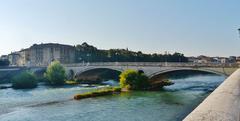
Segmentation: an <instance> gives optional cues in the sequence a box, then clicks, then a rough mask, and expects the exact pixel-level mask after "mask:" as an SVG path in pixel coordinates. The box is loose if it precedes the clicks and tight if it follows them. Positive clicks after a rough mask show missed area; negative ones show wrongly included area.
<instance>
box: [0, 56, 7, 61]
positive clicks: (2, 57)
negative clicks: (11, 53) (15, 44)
mask: <svg viewBox="0 0 240 121" xmlns="http://www.w3.org/2000/svg"><path fill="white" fill-rule="evenodd" d="M0 60H8V55H2V56H1V57H0Z"/></svg>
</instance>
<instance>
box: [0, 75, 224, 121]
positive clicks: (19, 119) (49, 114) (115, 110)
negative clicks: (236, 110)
mask: <svg viewBox="0 0 240 121" xmlns="http://www.w3.org/2000/svg"><path fill="white" fill-rule="evenodd" d="M225 78H226V77H224V76H218V75H193V76H188V77H185V78H179V79H176V78H175V79H172V81H174V82H175V84H174V85H172V86H168V87H165V88H164V90H162V91H150V92H147V91H132V92H128V93H122V94H119V95H114V96H104V97H97V98H89V99H83V100H80V101H76V100H72V98H73V95H74V94H77V93H82V92H86V91H90V90H93V89H96V88H100V87H83V86H65V87H58V88H52V87H48V86H44V85H39V86H38V88H36V89H31V90H13V89H2V90H0V121H178V120H182V119H183V118H184V117H185V116H186V115H187V114H189V113H190V112H191V111H192V110H193V109H194V108H195V107H196V106H197V105H198V104H199V103H200V102H201V101H202V100H204V99H205V98H206V96H208V95H209V94H210V92H211V91H212V90H214V89H215V88H216V87H217V86H218V85H219V84H221V82H222V81H223V80H224V79H225Z"/></svg>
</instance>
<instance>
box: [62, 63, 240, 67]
mask: <svg viewBox="0 0 240 121" xmlns="http://www.w3.org/2000/svg"><path fill="white" fill-rule="evenodd" d="M64 66H68V67H79V66H158V67H238V65H237V64H233V63H227V64H221V63H175V62H95V63H73V64H64Z"/></svg>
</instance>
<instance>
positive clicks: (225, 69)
mask: <svg viewBox="0 0 240 121" xmlns="http://www.w3.org/2000/svg"><path fill="white" fill-rule="evenodd" d="M63 66H64V67H65V69H66V71H67V72H68V73H69V72H70V71H72V72H73V73H74V74H75V75H77V74H81V73H84V72H86V71H90V70H94V69H110V70H115V71H118V72H122V71H124V70H127V69H134V70H143V71H144V73H145V74H146V75H147V76H148V77H149V78H151V77H154V76H156V75H160V74H164V73H168V72H172V71H181V70H193V71H202V72H209V73H214V74H218V75H225V76H229V75H231V74H232V73H233V72H234V71H236V70H237V68H238V66H237V65H232V64H224V65H222V64H213V63H206V64H195V63H166V62H165V63H159V62H104V63H102V62H97V63H76V64H63ZM45 69H46V67H1V68H0V78H1V76H3V75H4V74H3V73H7V74H10V73H11V72H20V71H22V70H30V71H33V72H42V71H43V70H45ZM3 77H4V76H3Z"/></svg>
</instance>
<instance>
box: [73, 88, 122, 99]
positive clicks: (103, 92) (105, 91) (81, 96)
mask: <svg viewBox="0 0 240 121" xmlns="http://www.w3.org/2000/svg"><path fill="white" fill-rule="evenodd" d="M120 92H121V88H120V87H108V88H104V89H99V90H96V91H92V92H86V93H82V94H77V95H75V96H74V99H75V100H80V99H85V98H91V97H99V96H105V95H112V94H116V93H120Z"/></svg>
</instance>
